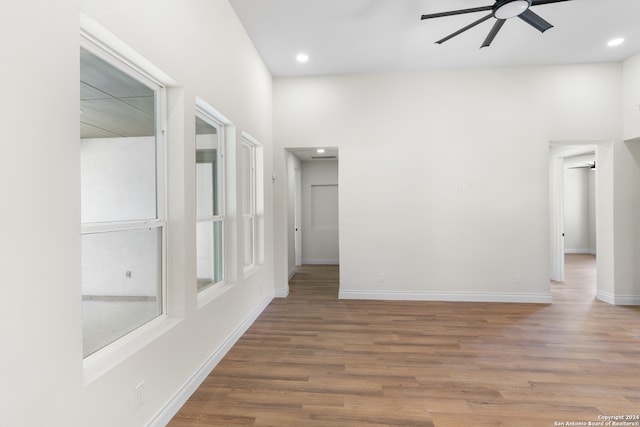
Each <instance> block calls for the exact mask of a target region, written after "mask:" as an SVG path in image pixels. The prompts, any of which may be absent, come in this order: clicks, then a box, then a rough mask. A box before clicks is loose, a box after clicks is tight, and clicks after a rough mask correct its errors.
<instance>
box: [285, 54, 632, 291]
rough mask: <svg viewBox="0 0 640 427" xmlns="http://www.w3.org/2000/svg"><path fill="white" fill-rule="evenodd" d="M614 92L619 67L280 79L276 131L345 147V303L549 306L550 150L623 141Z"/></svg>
mask: <svg viewBox="0 0 640 427" xmlns="http://www.w3.org/2000/svg"><path fill="white" fill-rule="evenodd" d="M621 88H622V73H621V65H620V64H597V65H575V66H559V67H523V68H504V69H493V70H491V69H478V70H454V71H451V70H449V71H432V72H416V73H389V74H380V75H350V76H332V77H318V78H313V77H311V78H282V79H276V80H275V81H274V100H275V102H274V120H275V122H274V137H275V141H276V142H277V144H278V146H279V147H287V146H298V145H299V142H300V141H304V142H305V144H306V145H307V146H309V147H313V146H321V145H323V144H326V141H327V140H328V139H330V140H331V141H332V144H335V145H336V146H338V147H339V149H340V261H341V271H340V274H341V277H340V281H341V296H342V297H370V298H418V299H468V300H483V299H484V300H517V301H548V300H549V298H550V297H549V295H550V294H549V280H548V272H549V263H548V254H549V240H548V228H549V220H548V207H549V190H548V162H547V156H548V144H549V142H550V141H559V140H566V141H575V140H584V141H588V140H619V138H620V134H621V127H622V120H621V102H620V96H621V95H620V93H621ZM309 99H313V100H314V102H308V100H309ZM281 149H282V148H278V150H281ZM276 158H277V157H276ZM283 167H284V165H283V164H276V168H277V169H278V168H279V169H281V168H283ZM280 254H282V252H280ZM280 256H282V255H280ZM380 273H383V274H384V278H383V280H384V281H380ZM276 280H278V278H276Z"/></svg>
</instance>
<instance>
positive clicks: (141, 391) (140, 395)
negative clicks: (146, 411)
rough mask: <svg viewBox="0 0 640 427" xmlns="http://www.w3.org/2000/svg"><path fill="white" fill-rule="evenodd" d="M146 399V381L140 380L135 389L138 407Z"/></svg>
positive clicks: (136, 405)
mask: <svg viewBox="0 0 640 427" xmlns="http://www.w3.org/2000/svg"><path fill="white" fill-rule="evenodd" d="M144 399H145V382H144V381H140V384H138V385H137V386H136V388H135V390H134V404H135V407H136V408H139V407H141V406H142V404H143V403H144Z"/></svg>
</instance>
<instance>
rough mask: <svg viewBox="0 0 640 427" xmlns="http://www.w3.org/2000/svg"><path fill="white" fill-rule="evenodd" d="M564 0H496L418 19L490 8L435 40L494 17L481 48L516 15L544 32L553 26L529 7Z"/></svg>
mask: <svg viewBox="0 0 640 427" xmlns="http://www.w3.org/2000/svg"><path fill="white" fill-rule="evenodd" d="M564 1H570V0H496V2H495V3H494V4H492V5H490V6H482V7H473V8H470V9H460V10H452V11H449V12H440V13H432V14H429V15H422V18H420V19H431V18H441V17H443V16H452V15H462V14H465V13H474V12H483V11H488V10H490V11H491V13H490V14H488V15H486V16H483V17H482V18H480V19H478V20H477V21H474V22H472V23H471V24H469V25H467V26H466V27H463V28H461V29H459V30H458V31H456V32H454V33H451V34H449V35H448V36H447V37H445V38H443V39H440V40H438V41H437V42H436V43H438V44H442V43H444V42H446V41H447V40H449V39H452V38H453V37H455V36H457V35H459V34H461V33H463V32H465V31H467V30H469V29H471V28H473V27H475V26H476V25H478V24H481V23H482V22H484V21H486V20H487V19H489V18H492V17H493V18H496V22H495V24H493V27H492V28H491V31H490V32H489V35H487V38H485V40H484V43H482V46H480V48H483V47H488V46H490V45H491V42H493V39H494V38H495V37H496V35H497V34H498V31H500V29H501V28H502V26H503V25H504V23H505V21H506V20H507V19H511V18H515V17H516V16H517V17H518V18H520V19H522V20H523V21H524V22H526V23H527V24H529V25H531V26H532V27H533V28H535V29H536V30H538V31H540V32H541V33H544V32H545V31H547V30H548V29H549V28H551V27H553V25H551V24H550V23H548V22H547V21H545V20H544V19H542V17H540V15H538V14H536V13H535V12H533V11H532V10H531V7H533V6H540V5H543V4H549V3H560V2H564Z"/></svg>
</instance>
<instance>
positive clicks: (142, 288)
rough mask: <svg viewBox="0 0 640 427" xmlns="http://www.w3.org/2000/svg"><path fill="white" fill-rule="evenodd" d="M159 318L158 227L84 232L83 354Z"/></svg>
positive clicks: (159, 243)
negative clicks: (92, 232) (93, 232)
mask: <svg viewBox="0 0 640 427" xmlns="http://www.w3.org/2000/svg"><path fill="white" fill-rule="evenodd" d="M160 314H162V228H145V229H140V230H127V231H114V232H105V233H95V234H84V235H83V236H82V320H83V352H84V356H85V357H86V356H88V355H89V354H91V353H93V352H95V351H97V350H99V349H101V348H102V347H104V346H105V345H107V344H109V343H111V342H113V341H115V340H116V339H118V338H120V337H122V336H123V335H125V334H127V333H129V332H131V331H132V330H134V329H136V328H138V327H139V326H141V325H143V324H145V323H147V322H148V321H150V320H152V319H154V318H156V317H158V316H159V315H160Z"/></svg>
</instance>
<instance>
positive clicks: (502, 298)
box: [339, 291, 552, 304]
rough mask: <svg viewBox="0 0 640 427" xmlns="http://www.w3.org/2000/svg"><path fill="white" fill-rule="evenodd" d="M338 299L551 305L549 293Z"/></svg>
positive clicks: (352, 295) (378, 294)
mask: <svg viewBox="0 0 640 427" xmlns="http://www.w3.org/2000/svg"><path fill="white" fill-rule="evenodd" d="M339 298H340V299H363V300H393V301H450V302H516V303H537V304H551V302H552V298H551V293H548V294H547V293H544V294H518V293H497V292H394V291H340V294H339Z"/></svg>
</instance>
